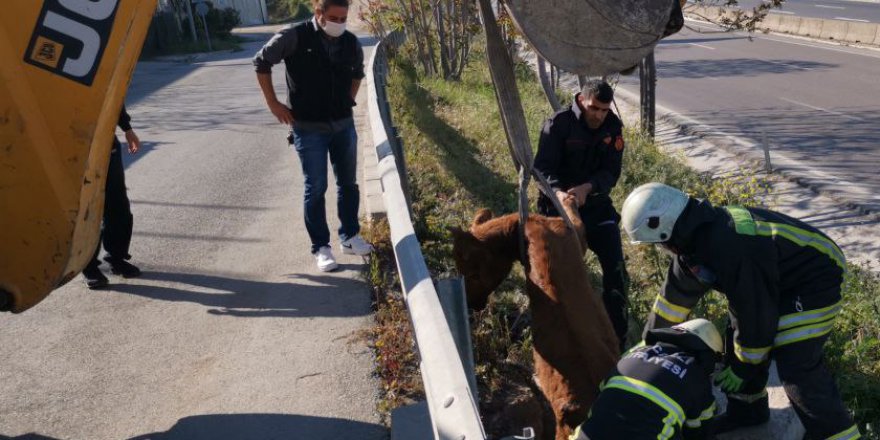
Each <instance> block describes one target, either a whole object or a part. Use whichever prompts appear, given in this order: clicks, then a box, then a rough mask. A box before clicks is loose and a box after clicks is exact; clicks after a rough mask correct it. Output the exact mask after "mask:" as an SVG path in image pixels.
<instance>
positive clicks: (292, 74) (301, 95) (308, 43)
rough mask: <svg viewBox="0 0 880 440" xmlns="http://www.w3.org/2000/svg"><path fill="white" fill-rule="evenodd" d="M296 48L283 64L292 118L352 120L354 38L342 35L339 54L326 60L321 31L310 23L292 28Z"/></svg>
mask: <svg viewBox="0 0 880 440" xmlns="http://www.w3.org/2000/svg"><path fill="white" fill-rule="evenodd" d="M295 29H296V34H297V35H296V36H297V47H296V51H295V52H294V53H293V55H291V56H289V57H287V58H286V59H285V60H284V63H285V66H286V67H287V81H288V83H290V82H293V87H289V86H290V84H288V88H289V89H291V88H292V89H293V91H292V92H291V93H290V107H291V110H292V111H293V117H294V119H297V120H302V121H313V122H326V121H336V120H339V119H345V118H350V117H351V116H352V110H351V108H352V106H354V101H353V100H352V99H351V81H352V79H353V78H354V71H355V70H356V69H357V68H358V66H356V65H355V63H356V57H357V37H355V36H354V34H352V33H351V32H348V31H346V32H345V33H344V34H342V36H340V37H339V38H340V43H341V44H342V53H341V56H340V57H339V60H338V61H337V62H333V61H331V60H330V56H329V55H328V54H327V50H326V49H325V48H324V44H323V43H322V42H321V38H324V36H323V35H321V31H320V30H318V29H315V26H314V23H313V22H312V21H307V22H305V23H302V24H300V25H298V26H296V28H295Z"/></svg>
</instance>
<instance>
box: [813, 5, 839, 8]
mask: <svg viewBox="0 0 880 440" xmlns="http://www.w3.org/2000/svg"><path fill="white" fill-rule="evenodd" d="M815 6H816V7H817V8H825V9H846V8H844V7H843V6H828V5H815Z"/></svg>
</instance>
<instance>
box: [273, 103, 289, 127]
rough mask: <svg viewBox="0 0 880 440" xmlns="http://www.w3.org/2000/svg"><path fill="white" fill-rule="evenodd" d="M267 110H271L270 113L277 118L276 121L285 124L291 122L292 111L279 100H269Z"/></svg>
mask: <svg viewBox="0 0 880 440" xmlns="http://www.w3.org/2000/svg"><path fill="white" fill-rule="evenodd" d="M269 110H271V111H272V114H273V115H275V117H276V118H278V122H280V123H282V124H287V125H292V124H293V113H291V112H290V109H289V108H288V107H287V106H286V105H284V104H282V103H280V102H279V101H274V102H269Z"/></svg>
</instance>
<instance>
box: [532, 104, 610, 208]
mask: <svg viewBox="0 0 880 440" xmlns="http://www.w3.org/2000/svg"><path fill="white" fill-rule="evenodd" d="M581 114H582V112H581V109H580V107H579V106H578V104H577V97H575V99H574V102H573V103H572V105H571V107H569V108H567V109H565V110H561V111H559V112H557V113H556V114H555V115H553V117H551V118H550V119H548V120H547V122H546V123H544V128H543V129H542V130H541V137H540V139H539V141H538V152H537V154H536V155H535V163H534V166H535V169H537V170H538V171H540V172H541V173H542V174H543V175H544V176H545V177H547V180H548V182H549V183H550V186H551V187H553V189H554V190H557V191H566V190H568V189H570V188H572V187H575V186H578V185H581V184H584V183H587V182H589V183H591V184H592V185H593V191H592V193H591V194H590V195H591V197H588V198H587V203H588V204H589V203H590V201H591V198H595V197H601V198H607V197H608V194H609V193H610V192H611V189H612V188H614V185H616V184H617V179H618V178H620V170H621V165H622V162H623V148H624V143H623V123H622V122H621V121H620V119H619V118H618V117H617V115H615V114H614V113H613V112H611V111H610V110H609V112H608V116H606V117H605V121H604V122H603V123H602V125H601V126H599V128H597V129H595V130H592V129H590V128H589V127H588V126H587V124H586V122H584V121H583V119H582V118H581Z"/></svg>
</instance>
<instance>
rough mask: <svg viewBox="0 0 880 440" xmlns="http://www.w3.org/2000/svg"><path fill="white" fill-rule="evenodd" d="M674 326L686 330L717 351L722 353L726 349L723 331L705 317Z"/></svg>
mask: <svg viewBox="0 0 880 440" xmlns="http://www.w3.org/2000/svg"><path fill="white" fill-rule="evenodd" d="M672 328H674V329H677V330H683V331H686V332H688V333H690V334H692V335H694V336H696V337H698V338H700V339H701V340H702V341H703V342H704V343H706V345H707V346H709V348H711V349H712V350H713V351H714V352H716V353H721V351H722V350H723V349H724V342H722V341H721V333H718V329H717V328H715V324H712V323H711V322H709V321H707V320H705V319H703V318H697V319H692V320H690V321H685V322H682V323H681V324H678V325H674V326H672Z"/></svg>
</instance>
